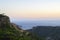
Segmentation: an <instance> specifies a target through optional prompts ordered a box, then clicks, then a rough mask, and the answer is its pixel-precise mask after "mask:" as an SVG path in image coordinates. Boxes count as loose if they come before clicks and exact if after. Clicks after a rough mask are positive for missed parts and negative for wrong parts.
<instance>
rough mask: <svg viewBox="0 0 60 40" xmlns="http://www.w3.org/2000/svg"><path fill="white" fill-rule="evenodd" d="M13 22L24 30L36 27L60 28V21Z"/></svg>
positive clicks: (12, 20) (28, 20) (27, 20)
mask: <svg viewBox="0 0 60 40" xmlns="http://www.w3.org/2000/svg"><path fill="white" fill-rule="evenodd" d="M11 22H13V23H16V24H17V25H20V26H22V29H31V28H32V27H35V26H60V19H18V20H17V19H11Z"/></svg>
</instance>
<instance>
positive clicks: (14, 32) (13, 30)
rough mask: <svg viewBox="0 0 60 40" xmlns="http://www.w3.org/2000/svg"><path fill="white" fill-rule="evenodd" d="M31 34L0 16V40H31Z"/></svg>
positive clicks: (7, 18)
mask: <svg viewBox="0 0 60 40" xmlns="http://www.w3.org/2000/svg"><path fill="white" fill-rule="evenodd" d="M31 37H32V36H31V34H30V33H29V32H27V31H25V30H22V29H21V28H19V27H18V26H17V25H16V24H14V23H10V19H9V17H8V16H6V15H3V14H0V40H32V38H31Z"/></svg>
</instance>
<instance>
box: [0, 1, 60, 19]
mask: <svg viewBox="0 0 60 40" xmlns="http://www.w3.org/2000/svg"><path fill="white" fill-rule="evenodd" d="M0 9H1V11H0V12H1V13H3V12H4V13H6V15H8V16H10V17H13V18H60V1H59V0H3V1H2V0H0Z"/></svg>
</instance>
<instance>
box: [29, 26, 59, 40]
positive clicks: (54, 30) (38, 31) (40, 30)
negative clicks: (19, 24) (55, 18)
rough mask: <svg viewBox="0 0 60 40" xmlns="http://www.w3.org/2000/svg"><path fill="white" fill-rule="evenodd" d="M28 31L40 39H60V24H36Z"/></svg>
mask: <svg viewBox="0 0 60 40" xmlns="http://www.w3.org/2000/svg"><path fill="white" fill-rule="evenodd" d="M28 31H30V32H31V33H32V34H33V35H34V36H35V35H37V37H38V38H39V40H60V26H54V27H53V26H36V27H33V28H32V29H30V30H28ZM43 38H44V39H43Z"/></svg>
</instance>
